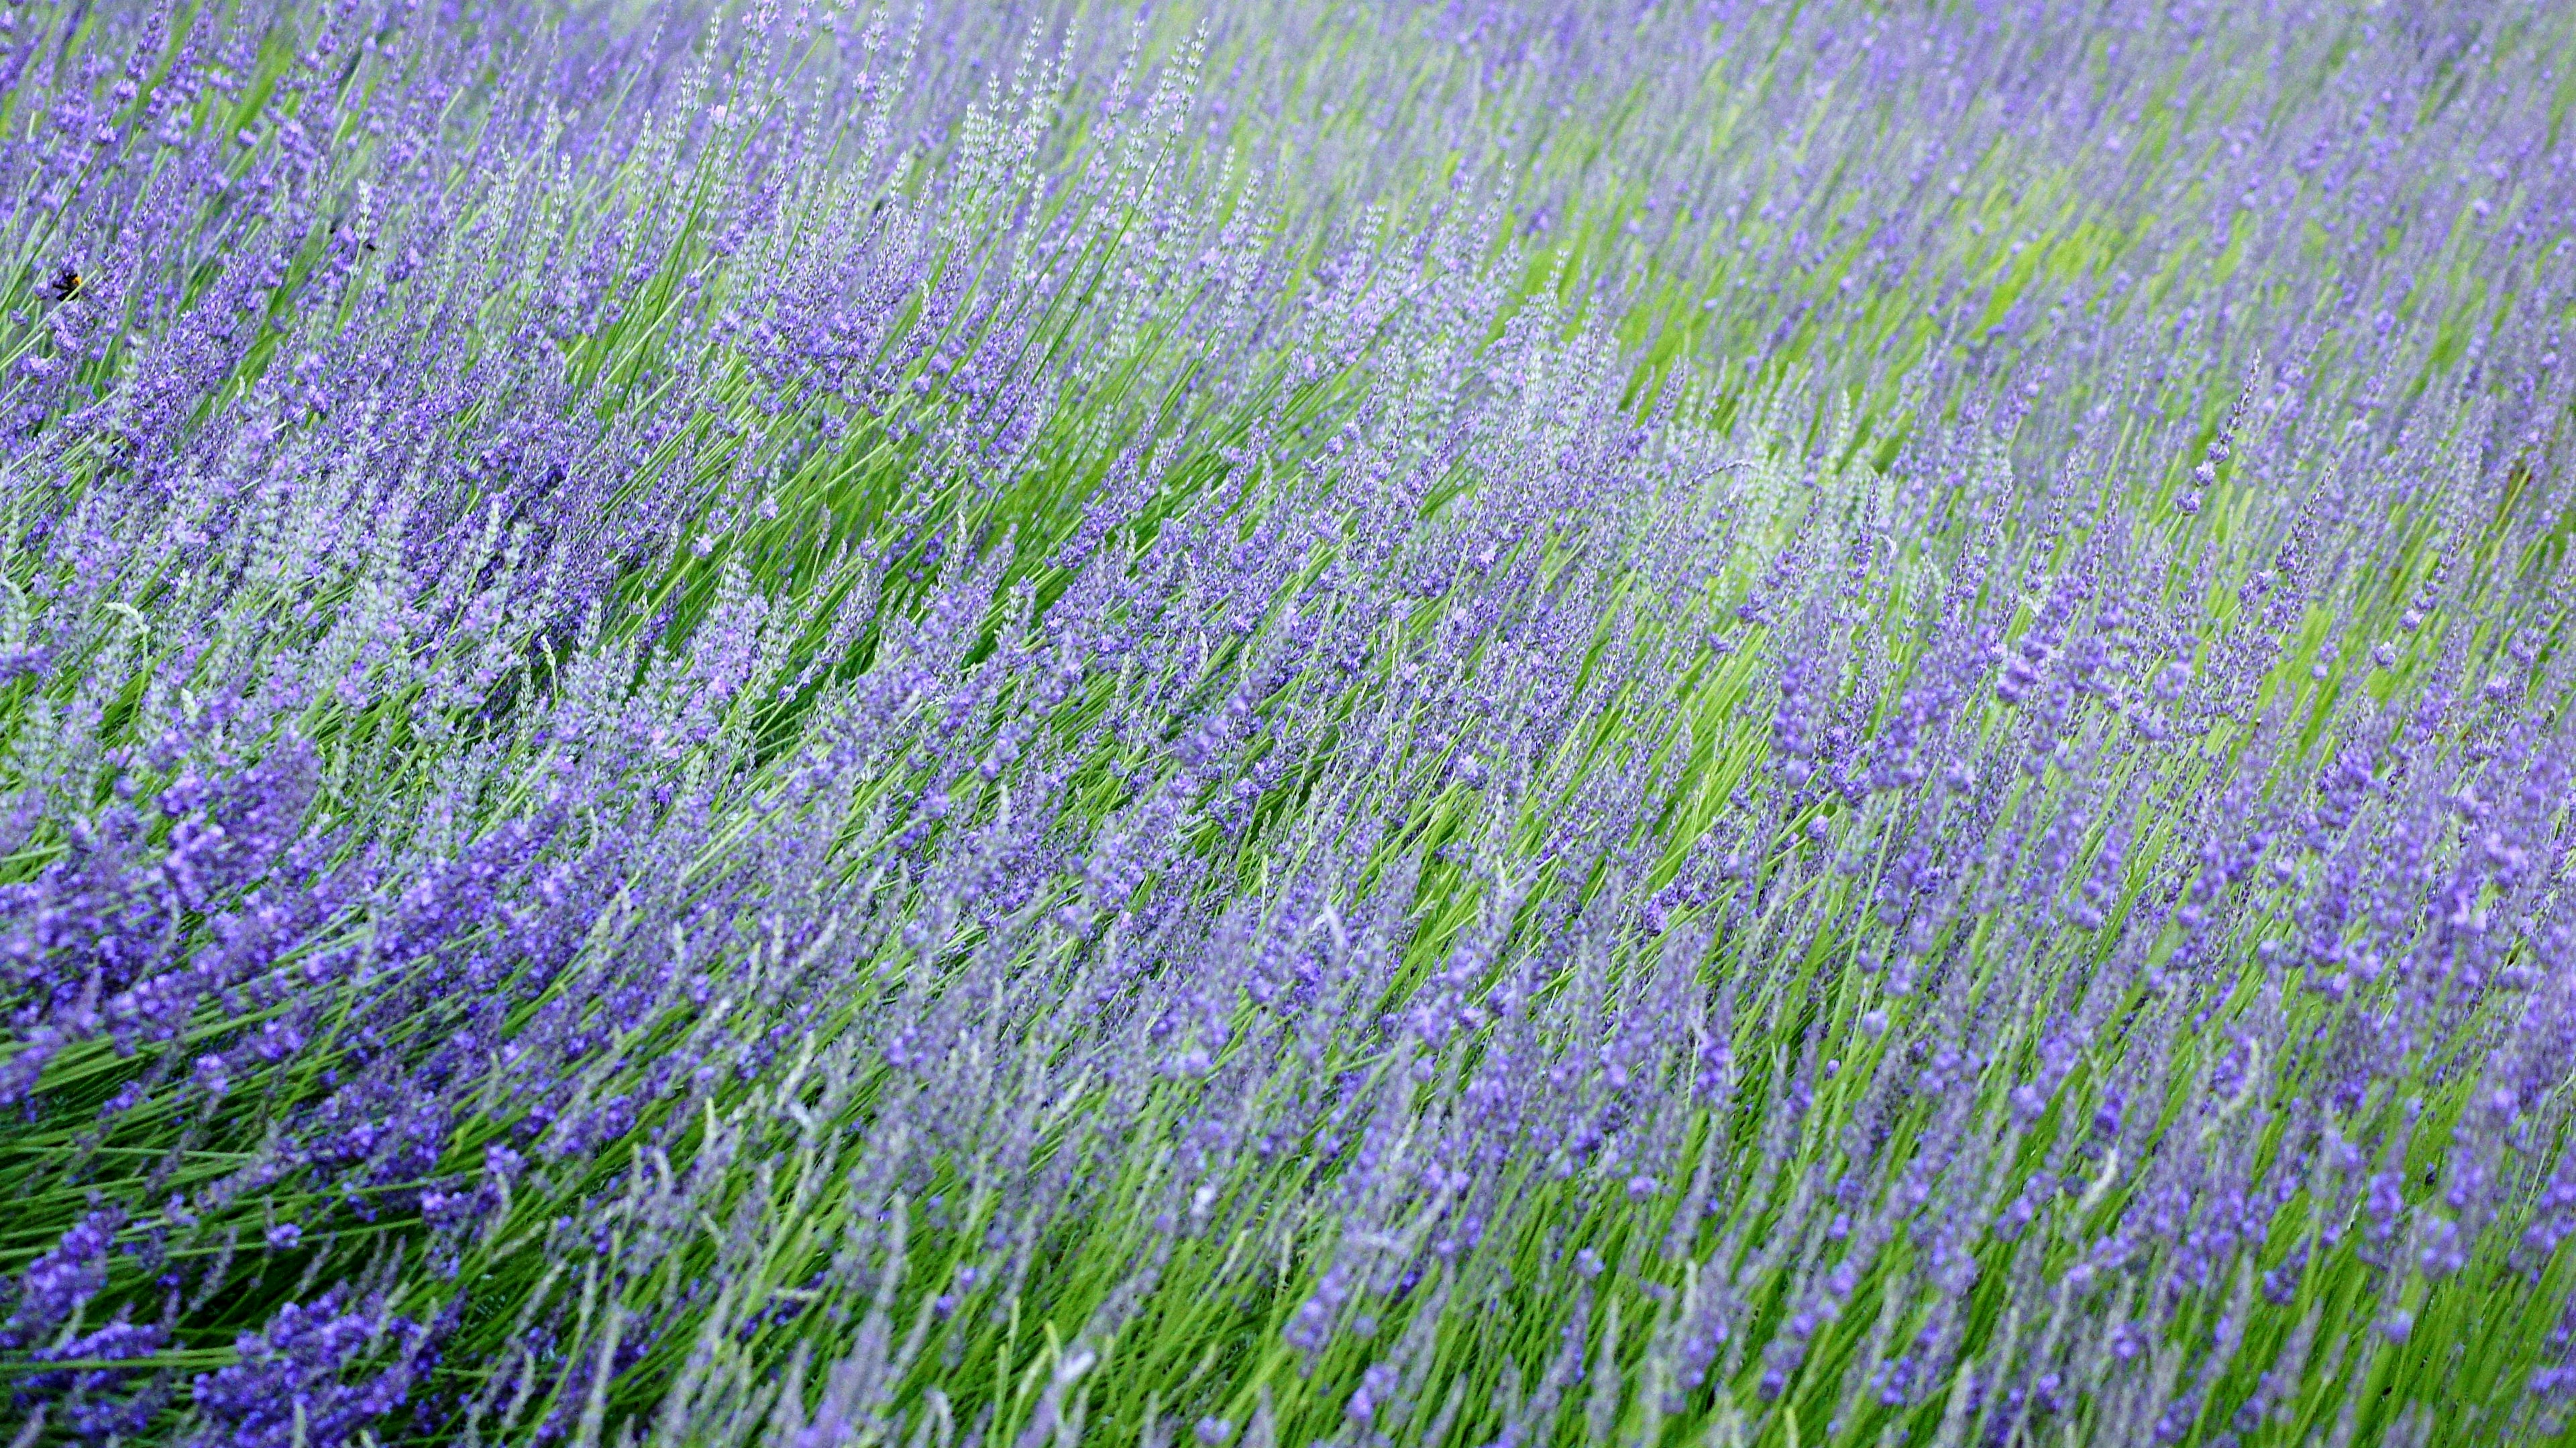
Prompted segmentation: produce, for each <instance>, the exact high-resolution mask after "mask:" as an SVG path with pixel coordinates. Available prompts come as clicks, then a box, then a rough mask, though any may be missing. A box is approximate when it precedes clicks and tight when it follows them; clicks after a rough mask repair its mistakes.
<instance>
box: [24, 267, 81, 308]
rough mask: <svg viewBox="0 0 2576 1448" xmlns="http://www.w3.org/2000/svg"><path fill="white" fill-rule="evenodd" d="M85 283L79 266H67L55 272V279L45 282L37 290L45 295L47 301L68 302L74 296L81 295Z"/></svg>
mask: <svg viewBox="0 0 2576 1448" xmlns="http://www.w3.org/2000/svg"><path fill="white" fill-rule="evenodd" d="M83 284H84V278H83V277H82V276H81V274H80V270H79V268H77V267H68V266H67V267H64V268H63V269H62V270H61V271H58V272H56V273H54V279H53V280H52V281H49V282H47V283H45V284H44V285H43V286H41V287H38V288H37V289H36V290H37V291H38V292H39V293H41V294H42V295H43V296H44V298H45V300H46V301H49V302H68V301H70V300H71V299H72V298H73V297H76V296H78V295H80V289H81V287H82V286H83Z"/></svg>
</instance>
